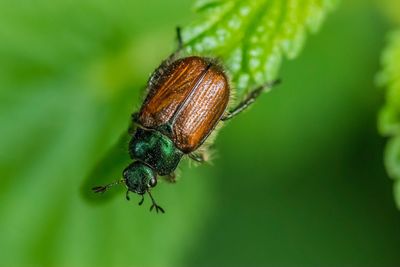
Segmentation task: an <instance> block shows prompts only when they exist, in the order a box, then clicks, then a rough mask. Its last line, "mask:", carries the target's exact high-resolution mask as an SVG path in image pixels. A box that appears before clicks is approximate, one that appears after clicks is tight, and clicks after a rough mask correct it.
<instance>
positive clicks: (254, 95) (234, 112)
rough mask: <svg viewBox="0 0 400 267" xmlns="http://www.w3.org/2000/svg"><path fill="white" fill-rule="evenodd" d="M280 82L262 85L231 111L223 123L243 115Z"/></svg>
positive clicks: (224, 117)
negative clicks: (266, 91) (242, 113)
mask: <svg viewBox="0 0 400 267" xmlns="http://www.w3.org/2000/svg"><path fill="white" fill-rule="evenodd" d="M279 83H280V80H275V81H273V82H271V83H266V84H264V85H261V86H260V87H257V88H256V89H254V90H252V91H251V92H250V93H249V94H247V96H246V97H245V99H244V100H243V101H242V102H240V103H239V104H238V105H237V106H236V107H234V108H233V109H232V110H230V111H229V112H228V113H227V114H225V115H224V116H223V117H222V118H221V120H222V121H227V120H229V119H232V118H233V117H235V116H236V115H238V114H239V113H241V112H242V111H243V110H245V109H247V108H248V107H249V106H250V105H251V104H253V103H254V102H255V101H256V99H257V98H258V97H259V96H260V95H261V94H262V93H263V92H264V91H265V90H267V89H270V88H272V87H274V86H275V85H277V84H279Z"/></svg>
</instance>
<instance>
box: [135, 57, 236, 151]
mask: <svg viewBox="0 0 400 267" xmlns="http://www.w3.org/2000/svg"><path fill="white" fill-rule="evenodd" d="M164 71H165V72H164V74H163V75H162V76H161V78H160V79H162V80H159V81H157V82H156V83H155V84H154V86H153V88H150V91H149V94H148V96H147V98H146V100H145V102H144V104H143V106H142V108H141V110H140V113H139V122H140V123H141V124H142V125H143V126H145V127H147V128H152V129H158V128H160V127H164V126H166V125H169V126H170V129H171V132H170V133H169V137H170V138H171V139H172V141H173V142H174V143H175V145H176V146H177V147H178V148H179V149H180V150H182V151H183V152H185V153H190V152H191V151H193V150H195V149H196V148H198V147H199V146H200V145H201V144H202V143H203V142H204V141H205V139H206V138H207V136H208V135H209V134H210V133H211V132H212V131H213V129H214V128H215V126H216V124H217V123H218V122H219V120H220V118H221V117H222V115H223V114H224V112H225V109H226V107H227V105H228V102H229V84H228V81H227V78H226V76H225V75H224V73H223V72H222V71H221V70H220V69H219V68H218V67H217V66H216V65H214V64H212V63H210V62H209V61H208V60H206V59H204V58H200V57H188V58H183V59H180V60H177V61H175V62H174V63H172V64H171V65H170V66H168V67H167V69H166V70H164Z"/></svg>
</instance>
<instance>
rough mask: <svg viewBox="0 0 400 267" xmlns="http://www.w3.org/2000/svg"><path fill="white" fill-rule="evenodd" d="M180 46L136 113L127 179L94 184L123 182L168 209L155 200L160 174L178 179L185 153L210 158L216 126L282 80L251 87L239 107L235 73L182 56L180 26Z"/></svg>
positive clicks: (162, 67)
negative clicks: (209, 140) (232, 82)
mask: <svg viewBox="0 0 400 267" xmlns="http://www.w3.org/2000/svg"><path fill="white" fill-rule="evenodd" d="M177 36H178V43H179V47H178V49H177V51H176V52H175V53H173V54H172V55H171V56H170V57H169V58H168V59H167V60H165V61H164V62H163V63H162V64H161V65H160V66H159V67H158V68H157V69H156V71H154V73H153V74H152V75H151V76H150V79H149V81H148V84H147V96H146V98H145V100H144V102H143V104H142V106H141V108H140V110H139V112H138V113H134V114H133V115H132V122H133V123H134V124H135V125H136V130H135V131H134V132H133V133H132V138H131V140H130V142H129V147H128V151H129V154H130V157H131V159H132V160H133V162H132V163H131V164H130V165H129V166H128V167H127V168H125V170H124V171H123V173H122V179H120V180H117V181H115V182H113V183H111V184H108V185H105V186H96V187H93V188H92V190H93V191H94V192H96V193H104V192H105V191H107V190H108V189H109V188H110V187H112V186H114V185H117V184H125V186H126V187H127V191H126V198H127V200H129V199H130V198H129V192H134V193H137V194H139V195H141V196H142V199H141V201H140V202H139V205H142V203H143V201H144V195H145V193H147V194H148V195H149V196H150V199H151V201H152V205H151V207H150V211H152V210H153V208H155V210H156V212H157V213H158V212H159V211H160V212H162V213H164V209H163V208H162V207H160V206H159V205H158V204H157V203H156V201H155V200H154V198H153V196H152V194H151V189H152V188H154V187H155V186H156V185H157V180H158V176H163V177H165V178H166V180H167V181H169V182H175V174H174V171H175V169H176V168H177V166H178V164H179V162H180V161H181V159H182V158H183V157H184V156H188V157H189V158H190V159H192V160H195V161H197V162H204V161H205V155H204V153H201V152H199V151H200V150H199V148H200V147H201V146H204V145H205V144H204V143H205V141H206V140H207V138H208V137H209V136H210V134H212V133H213V132H215V130H216V127H217V126H218V125H219V124H220V123H223V122H225V121H228V120H230V119H231V118H233V117H235V116H236V115H237V114H239V113H241V112H242V111H243V110H245V109H246V108H248V107H249V106H250V105H251V104H252V103H253V102H254V101H255V100H256V99H257V97H258V96H259V95H260V94H261V93H262V92H263V91H265V90H266V89H268V88H270V87H272V86H273V85H275V84H276V83H277V82H278V81H274V82H272V83H267V84H264V85H262V86H259V87H257V88H255V89H254V90H251V91H250V93H249V94H248V95H247V96H246V97H245V98H244V99H243V100H242V101H241V102H239V103H238V104H237V105H236V106H235V107H234V108H232V109H229V107H230V102H231V101H230V100H231V98H232V89H231V86H230V82H229V79H228V77H227V75H226V73H225V71H224V69H223V68H222V66H221V65H220V64H219V63H217V61H216V60H215V59H213V58H207V57H200V56H188V57H182V58H180V52H181V51H182V48H183V42H182V38H181V34H180V29H179V28H177Z"/></svg>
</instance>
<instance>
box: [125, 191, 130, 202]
mask: <svg viewBox="0 0 400 267" xmlns="http://www.w3.org/2000/svg"><path fill="white" fill-rule="evenodd" d="M125 197H126V200H128V201H129V200H131V198H130V197H129V190H126V194H125Z"/></svg>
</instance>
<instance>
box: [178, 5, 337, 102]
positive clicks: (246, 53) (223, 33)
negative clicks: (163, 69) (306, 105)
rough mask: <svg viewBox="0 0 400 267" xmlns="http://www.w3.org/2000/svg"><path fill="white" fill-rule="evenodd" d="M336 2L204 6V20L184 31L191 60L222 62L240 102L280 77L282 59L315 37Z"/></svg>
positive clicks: (292, 55)
mask: <svg viewBox="0 0 400 267" xmlns="http://www.w3.org/2000/svg"><path fill="white" fill-rule="evenodd" d="M336 2H337V1H336V0H252V1H241V0H234V1H233V0H231V1H229V0H200V1H198V2H197V5H196V9H197V11H198V12H200V13H201V16H200V18H199V19H198V20H197V21H196V22H194V23H192V24H191V25H190V26H189V27H187V28H185V31H184V42H185V43H186V51H187V53H188V54H192V53H196V54H201V55H211V56H217V57H219V58H221V59H222V60H223V63H224V65H225V66H226V67H227V68H228V70H229V74H230V75H231V79H232V81H233V82H234V86H235V87H236V88H237V96H238V97H240V96H242V95H243V94H244V93H246V92H247V91H248V90H249V89H251V88H252V87H255V86H259V85H261V84H264V83H266V82H268V81H271V80H274V79H276V78H277V76H278V71H279V68H280V66H281V62H282V59H283V57H287V58H288V59H293V58H295V57H296V56H297V55H298V54H299V52H300V50H301V48H302V47H303V45H304V42H305V39H306V33H307V30H308V31H310V32H312V33H315V32H316V31H317V30H318V29H319V27H320V25H321V23H322V21H323V20H324V18H325V17H326V14H327V13H328V12H329V11H331V10H332V9H333V7H334V6H336Z"/></svg>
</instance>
